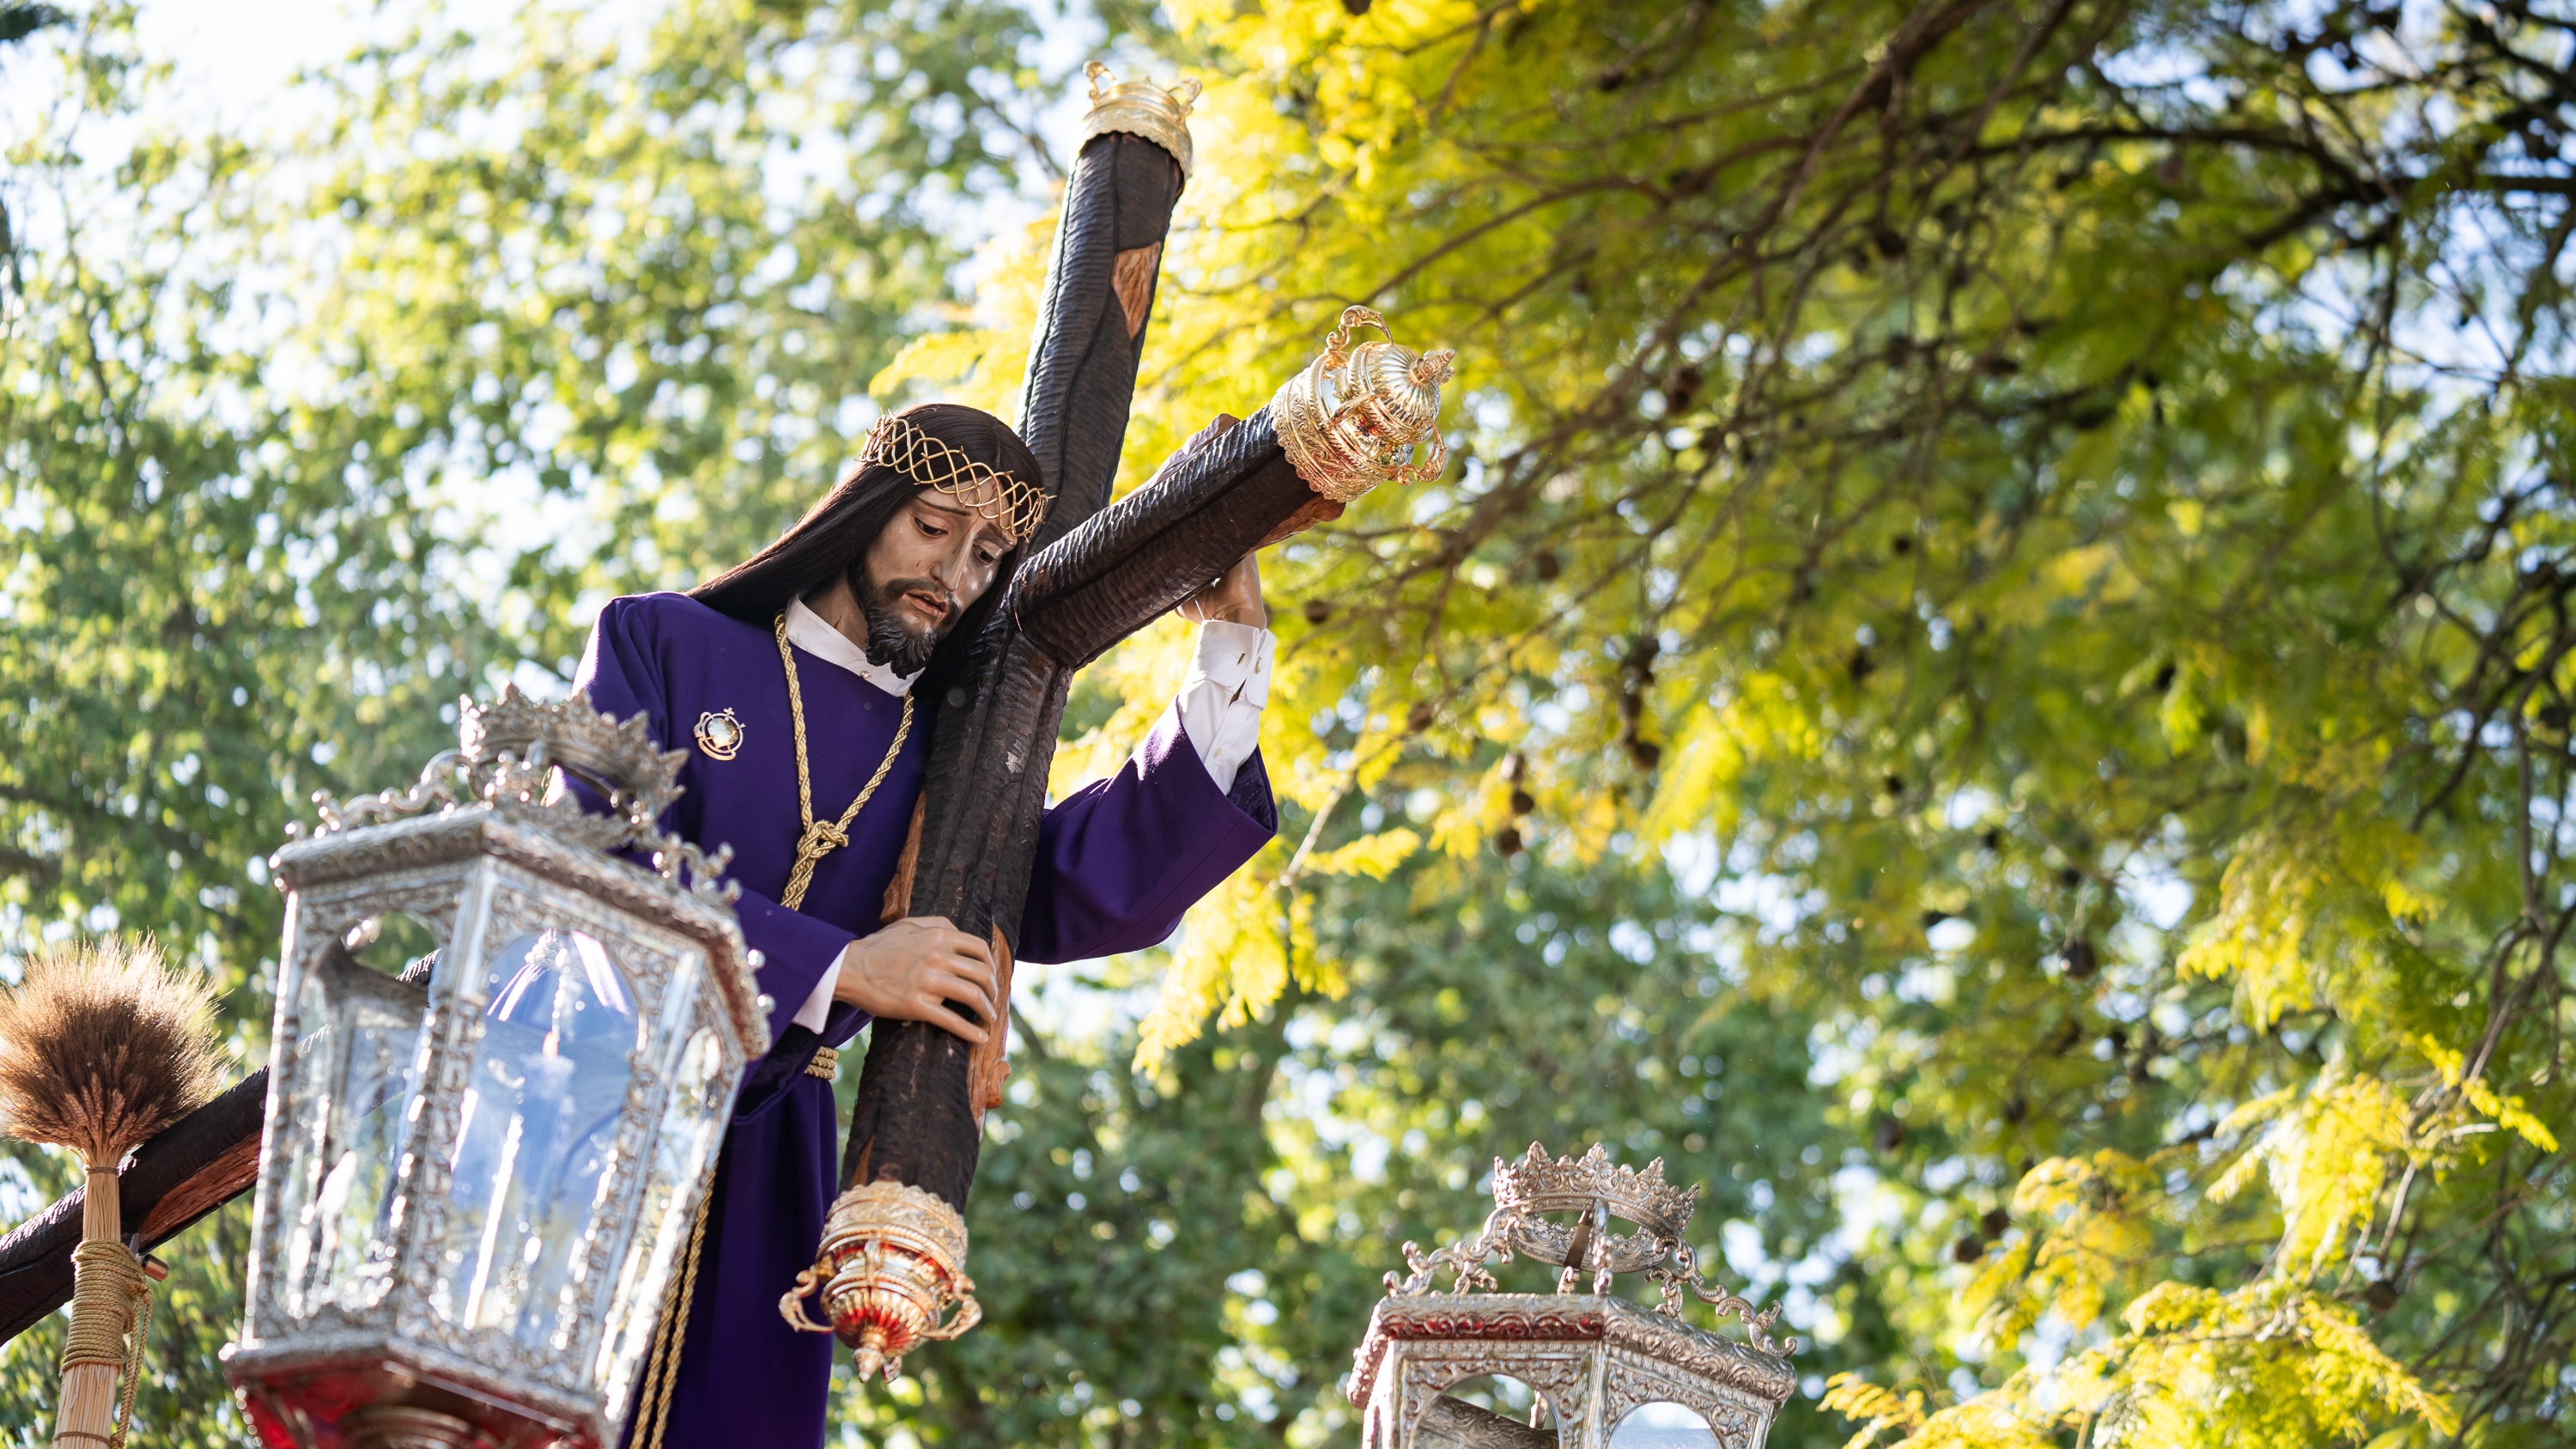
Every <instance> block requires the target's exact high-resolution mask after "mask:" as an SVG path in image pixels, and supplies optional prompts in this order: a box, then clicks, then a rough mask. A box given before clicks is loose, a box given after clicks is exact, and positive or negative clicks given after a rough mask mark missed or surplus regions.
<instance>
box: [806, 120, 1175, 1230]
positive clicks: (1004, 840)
mask: <svg viewBox="0 0 2576 1449" xmlns="http://www.w3.org/2000/svg"><path fill="white" fill-rule="evenodd" d="M1181 180H1182V178H1181V168H1180V165H1179V163H1177V162H1175V161H1174V160H1173V159H1172V158H1171V156H1170V154H1169V153H1167V152H1165V151H1164V150H1163V149H1162V148H1161V147H1159V146H1156V145H1154V144H1153V143H1152V142H1150V141H1147V140H1144V139H1142V138H1141V137H1136V136H1128V135H1118V134H1112V135H1106V136H1097V137H1094V138H1092V139H1091V140H1090V141H1088V142H1086V143H1084V145H1083V148H1082V152H1081V154H1080V155H1079V156H1077V157H1076V158H1075V159H1074V169H1073V176H1072V179H1071V180H1070V181H1069V182H1068V183H1067V185H1066V189H1065V202H1064V219H1063V222H1062V223H1061V225H1060V226H1059V227H1058V228H1057V231H1056V246H1055V256H1054V258H1053V259H1052V261H1051V262H1050V263H1049V265H1048V268H1047V287H1046V294H1045V296H1044V298H1043V299H1042V300H1041V303H1040V307H1039V313H1038V316H1039V325H1038V332H1037V337H1036V339H1035V341H1034V342H1033V343H1032V344H1031V346H1030V349H1029V375H1028V383H1027V385H1026V388H1025V390H1024V391H1023V393H1022V394H1021V398H1020V422H1019V432H1020V436H1021V437H1022V438H1023V439H1025V440H1026V441H1027V443H1028V445H1029V448H1030V450H1031V451H1032V452H1034V453H1035V454H1036V455H1037V458H1038V463H1039V466H1040V467H1041V469H1043V470H1044V472H1045V475H1046V485H1047V488H1048V491H1049V493H1050V494H1051V495H1052V499H1053V501H1052V503H1051V504H1050V506H1049V508H1048V511H1047V518H1046V522H1045V523H1044V524H1043V525H1042V526H1041V527H1040V529H1039V531H1038V535H1037V537H1036V538H1035V539H1033V540H1031V543H1030V547H1029V550H1028V553H1029V554H1035V553H1038V552H1041V551H1043V550H1045V549H1047V548H1048V547H1049V546H1051V545H1052V544H1053V543H1054V542H1055V541H1056V540H1058V539H1061V538H1063V537H1064V536H1065V535H1066V534H1068V533H1070V532H1072V531H1073V530H1075V529H1077V528H1079V527H1080V526H1081V525H1082V524H1084V523H1085V522H1087V521H1089V520H1090V518H1091V517H1092V516H1093V515H1094V514H1096V513H1098V512H1099V511H1100V508H1101V506H1102V505H1103V504H1105V503H1107V502H1108V501H1109V489H1110V486H1111V484H1112V483H1113V482H1114V481H1115V480H1116V478H1117V474H1118V454H1119V449H1120V447H1121V446H1122V445H1123V444H1124V442H1125V440H1126V436H1127V414H1128V409H1129V407H1130V405H1131V404H1132V403H1133V402H1134V400H1135V393H1136V367H1137V362H1138V360H1139V359H1140V358H1141V357H1142V356H1143V354H1144V346H1145V337H1146V334H1147V333H1148V332H1149V331H1150V330H1151V327H1150V323H1149V324H1148V325H1145V326H1138V325H1134V324H1133V323H1132V322H1131V320H1130V306H1131V304H1133V303H1134V302H1135V300H1136V296H1137V293H1136V288H1137V277H1136V275H1135V271H1136V269H1135V265H1134V263H1133V261H1132V260H1131V262H1130V264H1129V267H1128V271H1127V274H1126V276H1125V279H1124V280H1125V282H1126V285H1127V291H1128V294H1129V295H1128V297H1127V298H1126V299H1125V300H1122V299H1121V297H1120V296H1119V284H1120V281H1121V277H1120V272H1119V257H1120V256H1121V255H1122V254H1132V253H1134V252H1136V251H1137V250H1138V249H1140V248H1145V247H1159V245H1160V244H1161V243H1162V241H1163V239H1164V237H1165V236H1166V235H1167V234H1168V233H1169V232H1170V230H1171V225H1172V207H1173V205H1174V204H1175V203H1177V202H1178V201H1179V200H1180V195H1181ZM1143 301H1144V305H1145V308H1146V310H1147V313H1148V315H1150V309H1151V305H1152V279H1151V278H1150V277H1149V278H1147V279H1146V289H1145V291H1144V293H1143ZM1025 556H1026V555H1024V557H1025ZM1070 681H1071V671H1069V670H1067V669H1065V668H1063V667H1062V666H1061V665H1060V664H1059V663H1058V662H1057V661H1056V660H1054V659H1053V658H1051V657H1049V656H1048V655H1047V654H1046V652H1045V651H1044V650H1043V649H1041V648H1039V647H1038V646H1037V645H1036V644H1035V643H1033V642H1031V641H1030V640H1029V639H1027V638H1026V637H1025V636H1023V635H1022V634H1021V633H1020V632H1019V630H1018V629H1017V628H1016V627H1015V625H1014V624H1013V623H1012V621H1011V620H1010V619H1008V618H1007V617H1006V616H1005V615H1004V614H1003V613H1001V612H1000V611H996V613H995V615H994V618H993V622H992V624H991V625H990V626H988V627H987V628H986V630H985V632H984V635H983V637H982V638H980V639H978V640H977V641H976V647H975V652H974V655H973V658H972V660H971V661H970V663H969V665H968V668H967V670H966V675H965V678H964V679H963V681H962V682H960V683H959V684H957V685H956V686H954V687H952V688H951V689H950V690H949V692H948V695H947V697H946V698H945V699H942V700H940V701H939V718H938V723H937V724H936V725H935V726H933V728H932V732H931V744H930V764H929V772H928V773H929V783H928V784H927V785H926V786H925V787H924V791H923V794H924V812H923V828H922V832H921V838H920V846H919V849H918V851H917V852H916V853H915V855H914V858H913V861H912V872H913V882H912V893H911V898H910V900H909V902H908V903H907V906H906V909H905V914H907V915H914V916H945V917H947V918H948V920H949V921H950V922H951V923H953V924H954V925H955V926H956V927H957V928H958V929H959V930H962V931H966V932H969V933H971V934H973V935H977V936H985V935H989V934H991V933H992V931H993V930H994V928H995V927H996V926H998V927H999V928H1000V930H1001V932H1002V934H1003V936H1004V938H1005V940H1006V941H1007V942H1008V943H1009V945H1010V946H1011V948H1012V949H1013V950H1017V949H1018V945H1019V940H1018V937H1019V929H1020V914H1019V907H1020V903H1021V902H1022V901H1023V900H1025V899H1026V897H1027V893H1028V872H1029V863H1030V861H1031V859H1032V857H1033V856H1034V855H1035V853H1036V850H1037V818H1038V815H1039V814H1040V813H1041V812H1042V811H1043V809H1044V807H1045V803H1046V776H1047V766H1048V764H1049V763H1050V762H1051V761H1052V760H1053V759H1054V756H1055V734H1056V726H1057V722H1058V721H1059V720H1060V719H1061V718H1062V717H1063V714H1064V699H1065V690H1066V688H1067V686H1068V684H1069V683H1070ZM952 1005H957V1004H955V1003H952ZM957 1009H958V1010H959V1011H960V1012H961V1013H963V1014H965V1015H966V1016H967V1017H968V1018H969V1019H973V1018H974V1017H975V1013H974V1012H973V1011H971V1010H969V1009H968V1008H966V1007H964V1006H963V1005H957ZM970 1056H971V1053H970V1051H969V1049H968V1047H967V1044H966V1043H965V1042H964V1041H962V1040H960V1039H959V1038H957V1037H955V1036H952V1035H950V1034H949V1033H948V1032H947V1031H944V1030H942V1029H940V1028H938V1027H935V1026H929V1025H925V1024H923V1023H920V1022H900V1021H886V1022H879V1023H877V1025H876V1027H875V1029H874V1030H873V1031H872V1032H871V1033H870V1035H869V1041H868V1056H867V1062H866V1065H865V1066H864V1067H862V1068H861V1070H860V1073H859V1087H858V1093H857V1100H856V1103H855V1105H854V1107H853V1109H852V1111H851V1115H850V1138H849V1146H848V1148H847V1150H846V1151H844V1152H843V1154H842V1158H841V1180H842V1185H843V1186H844V1187H848V1186H850V1185H852V1184H854V1183H858V1182H903V1183H909V1184H911V1185H912V1186H915V1187H919V1188H922V1189H925V1190H927V1191H930V1192H933V1193H936V1194H938V1195H939V1196H940V1197H941V1198H942V1199H944V1200H945V1201H947V1202H948V1203H949V1204H951V1205H952V1206H955V1207H957V1208H959V1209H960V1210H962V1209H964V1207H965V1206H966V1191H967V1188H968V1187H969V1185H971V1184H972V1183H973V1181H974V1177H975V1160H976V1154H977V1149H978V1146H979V1143H978V1137H979V1126H980V1124H979V1121H978V1118H977V1115H976V1113H975V1110H974V1103H973V1099H972V1088H971V1085H970V1080H969V1079H970V1076H971V1073H970V1071H969V1062H970Z"/></svg>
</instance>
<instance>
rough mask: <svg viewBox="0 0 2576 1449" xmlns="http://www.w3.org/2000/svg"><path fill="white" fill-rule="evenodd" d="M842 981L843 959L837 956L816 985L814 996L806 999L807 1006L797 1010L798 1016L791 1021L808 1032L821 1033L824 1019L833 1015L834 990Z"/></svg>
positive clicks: (791, 1018)
mask: <svg viewBox="0 0 2576 1449" xmlns="http://www.w3.org/2000/svg"><path fill="white" fill-rule="evenodd" d="M840 979H841V958H840V957H838V956H835V957H833V958H832V964H831V965H829V966H826V967H824V968H823V979H822V980H820V981H817V982H815V983H814V994H813V995H811V996H808V997H806V998H805V1004H804V1005H803V1006H800V1007H798V1008H796V1015H794V1016H793V1017H790V1018H789V1020H791V1021H793V1022H794V1023H795V1024H796V1025H798V1026H801V1027H803V1028H805V1029H806V1030H807V1031H821V1030H822V1029H823V1021H824V1018H826V1017H828V1016H830V1015H831V1014H832V988H833V986H835V985H837V984H838V983H839V982H840Z"/></svg>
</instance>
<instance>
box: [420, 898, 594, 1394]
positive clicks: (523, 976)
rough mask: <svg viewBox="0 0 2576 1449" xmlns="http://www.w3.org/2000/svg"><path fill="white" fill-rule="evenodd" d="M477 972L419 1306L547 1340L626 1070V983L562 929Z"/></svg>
mask: <svg viewBox="0 0 2576 1449" xmlns="http://www.w3.org/2000/svg"><path fill="white" fill-rule="evenodd" d="M485 972H486V974H485V979H484V982H483V986H484V994H485V999H486V1001H487V1002H488V1003H489V1004H488V1005H487V1006H486V1007H485V1009H484V1016H485V1020H484V1022H483V1036H482V1040H481V1041H479V1042H477V1043H476V1045H475V1049H474V1058H473V1065H472V1067H471V1069H470V1072H469V1074H468V1078H467V1082H466V1088H465V1093H464V1096H463V1098H462V1100H461V1102H460V1104H459V1108H458V1117H457V1129H456V1138H455V1142H456V1146H455V1152H454V1155H453V1156H452V1157H451V1158H450V1159H449V1173H450V1177H449V1183H450V1185H449V1189H448V1200H447V1214H446V1224H445V1229H444V1232H443V1234H442V1242H441V1244H440V1254H439V1268H440V1276H439V1280H438V1283H437V1285H436V1287H435V1288H434V1289H433V1290H432V1293H431V1302H430V1306H431V1309H432V1311H434V1312H436V1313H437V1314H438V1315H439V1316H440V1317H442V1318H444V1319H446V1320H447V1321H448V1322H450V1323H454V1324H456V1325H458V1326H459V1327H463V1328H467V1329H499V1330H501V1331H503V1332H505V1333H507V1334H508V1335H510V1336H511V1337H512V1338H514V1339H516V1340H518V1341H519V1342H521V1343H523V1344H526V1345H527V1346H528V1347H530V1348H551V1347H555V1346H558V1344H559V1343H560V1342H561V1340H562V1338H563V1336H564V1335H565V1333H566V1332H567V1331H568V1330H569V1327H570V1325H571V1322H572V1320H573V1319H574V1318H575V1317H576V1316H577V1315H578V1313H579V1310H580V1307H581V1304H580V1301H579V1296H580V1295H579V1293H578V1291H577V1290H578V1288H579V1285H578V1284H577V1283H576V1282H575V1281H574V1280H575V1276H576V1270H577V1267H578V1264H579V1260H580V1255H581V1253H582V1249H583V1246H584V1244H585V1243H586V1242H587V1241H588V1238H589V1231H588V1229H589V1225H590V1219H591V1216H592V1214H593V1212H594V1210H595V1209H596V1207H597V1206H598V1204H599V1201H600V1199H601V1197H602V1195H603V1194H602V1189H603V1187H604V1186H605V1185H606V1184H604V1182H603V1179H604V1178H605V1176H606V1175H607V1173H608V1169H609V1167H610V1164H611V1162H612V1161H613V1159H614V1149H615V1146H616V1141H617V1128H618V1120H619V1117H620V1116H621V1114H622V1113H623V1112H624V1110H625V1106H626V1096H627V1089H628V1086H629V1084H630V1083H631V1081H632V1079H633V1076H634V1066H633V1058H634V1053H635V1050H636V1047H637V1044H638V1038H637V1027H638V1020H637V1013H636V1006H635V995H634V989H633V986H632V984H631V983H630V982H629V980H628V978H627V976H626V973H625V971H624V970H623V969H622V968H621V967H620V966H619V965H618V963H617V962H616V961H615V960H614V959H613V958H612V957H611V956H610V955H609V953H608V949H607V948H606V947H605V946H603V945H602V944H601V943H600V942H599V940H598V939H597V938H596V937H593V936H590V935H588V934H586V933H584V932H581V931H574V930H547V931H532V932H528V933H526V934H523V935H520V936H518V937H515V938H513V939H512V940H511V941H509V942H508V943H507V944H505V945H503V946H502V947H501V948H500V949H498V950H496V951H494V952H493V953H492V955H491V956H490V958H489V959H488V962H487V964H486V967H485Z"/></svg>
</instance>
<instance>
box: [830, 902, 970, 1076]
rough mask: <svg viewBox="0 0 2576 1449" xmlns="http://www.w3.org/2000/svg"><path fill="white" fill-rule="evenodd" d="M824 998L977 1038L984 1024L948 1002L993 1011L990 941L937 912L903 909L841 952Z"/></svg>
mask: <svg viewBox="0 0 2576 1449" xmlns="http://www.w3.org/2000/svg"><path fill="white" fill-rule="evenodd" d="M832 999H833V1000H835V1001H845V1002H848V1003H849V1004H850V1005H852V1006H855V1007H857V1008H859V1009H860V1010H861V1011H864V1012H866V1013H867V1014H868V1015H870V1016H876V1017H883V1018H885V1019H886V1020H889V1021H926V1022H929V1023H930V1024H931V1025H933V1026H939V1027H945V1028H947V1029H948V1030H949V1031H952V1032H955V1033H956V1034H957V1035H959V1036H961V1037H964V1038H965V1039H966V1040H968V1041H971V1042H975V1043H977V1044H979V1045H980V1044H982V1042H983V1041H984V1039H985V1038H986V1037H988V1036H990V1035H991V1034H992V1033H991V1031H990V1029H989V1028H988V1027H985V1026H978V1025H976V1024H975V1023H974V1022H972V1021H969V1020H967V1019H966V1018H965V1017H963V1016H960V1015H958V1014H957V1012H956V1010H955V1008H954V1007H952V1006H951V1005H950V1004H949V1003H951V1002H956V1003H958V1004H960V1005H964V1006H967V1007H970V1008H972V1009H973V1010H974V1012H975V1014H976V1015H977V1016H979V1017H981V1018H983V1020H984V1021H986V1022H988V1023H989V1022H991V1021H992V1020H993V1019H994V1017H995V1015H996V1013H995V1011H994V1009H993V948H992V947H991V946H990V945H988V944H986V943H985V942H983V941H979V940H977V939H975V938H974V937H973V936H969V935H967V934H966V933H965V932H964V931H961V930H958V929H957V928H956V927H955V926H953V925H950V924H949V922H948V918H947V917H945V916H907V917H905V918H904V919H902V920H900V921H897V922H895V923H894V924H893V925H890V926H887V927H885V928H884V929H883V930H880V931H878V932H877V933H876V934H875V935H873V936H863V937H861V938H859V939H858V940H856V941H852V942H851V943H850V944H849V946H848V948H847V949H845V950H843V951H842V952H841V974H840V978H839V979H838V980H836V981H834V982H833V983H832Z"/></svg>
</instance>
